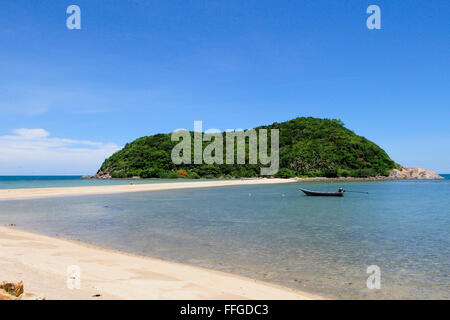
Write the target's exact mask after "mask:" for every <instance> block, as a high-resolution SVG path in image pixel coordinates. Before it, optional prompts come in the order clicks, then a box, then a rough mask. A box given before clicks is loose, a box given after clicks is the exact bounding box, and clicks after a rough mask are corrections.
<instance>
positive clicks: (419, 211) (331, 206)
mask: <svg viewBox="0 0 450 320" xmlns="http://www.w3.org/2000/svg"><path fill="white" fill-rule="evenodd" d="M300 185H301V186H302V187H305V188H307V189H312V190H322V191H335V190H337V188H338V187H340V186H342V187H344V188H345V189H348V190H363V191H368V192H369V194H368V195H366V194H358V193H348V194H346V196H345V197H344V198H333V197H332V198H322V197H306V196H304V195H303V194H301V193H300V192H299V191H298V187H299V186H300ZM10 223H14V224H16V225H17V228H19V229H23V230H28V231H34V232H38V233H44V234H47V235H52V236H61V237H66V238H69V239H74V240H81V241H84V242H88V243H91V244H94V245H98V246H101V247H105V248H111V249H118V250H122V251H127V252H131V253H137V254H141V255H148V256H152V257H159V258H163V259H167V260H172V261H178V262H182V263H187V264H191V265H196V266H202V267H207V268H214V269H218V270H221V271H227V272H233V273H237V274H241V275H244V276H249V277H252V278H256V279H261V280H265V281H271V282H274V283H278V284H281V285H285V286H288V287H292V288H296V289H300V290H307V291H311V292H313V293H319V294H322V295H325V296H328V297H333V298H342V299H348V298H371V299H372V298H373V299H382V298H394V299H399V298H403V299H413V298H422V299H449V298H450V293H449V292H450V280H449V272H450V249H449V247H450V232H449V231H450V181H449V180H442V181H438V180H432V181H380V182H339V183H336V182H311V183H301V184H277V185H252V186H233V187H220V188H205V189H190V190H170V191H154V192H145V193H127V194H115V195H91V196H76V197H64V198H53V199H50V198H48V199H30V200H21V201H2V202H0V224H10ZM370 265H377V266H379V267H380V270H381V289H379V290H369V289H367V287H366V279H367V277H368V276H369V275H368V274H367V273H366V270H367V267H368V266H370Z"/></svg>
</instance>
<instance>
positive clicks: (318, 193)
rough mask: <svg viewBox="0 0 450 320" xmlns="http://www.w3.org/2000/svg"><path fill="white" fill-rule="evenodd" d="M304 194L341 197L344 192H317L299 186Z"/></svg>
mask: <svg viewBox="0 0 450 320" xmlns="http://www.w3.org/2000/svg"><path fill="white" fill-rule="evenodd" d="M299 189H300V190H301V191H303V193H304V194H306V195H307V196H311V197H343V196H344V192H317V191H311V190H306V189H302V188H299Z"/></svg>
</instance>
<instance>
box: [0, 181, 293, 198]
mask: <svg viewBox="0 0 450 320" xmlns="http://www.w3.org/2000/svg"><path fill="white" fill-rule="evenodd" d="M296 181H297V180H296V179H253V180H251V179H248V180H220V181H216V180H215V181H196V182H168V183H149V184H128V185H110V186H85V187H84V186H83V187H60V188H27V189H0V200H19V199H32V198H47V197H62V196H79V195H90V194H115V193H128V192H147V191H159V190H175V189H191V188H210V187H226V186H239V185H254V184H279V183H292V182H296Z"/></svg>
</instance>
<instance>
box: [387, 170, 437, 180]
mask: <svg viewBox="0 0 450 320" xmlns="http://www.w3.org/2000/svg"><path fill="white" fill-rule="evenodd" d="M389 178H391V179H444V178H443V177H441V176H440V175H438V174H437V173H435V172H432V171H429V170H427V169H422V168H404V167H400V168H399V169H393V170H391V172H390V174H389Z"/></svg>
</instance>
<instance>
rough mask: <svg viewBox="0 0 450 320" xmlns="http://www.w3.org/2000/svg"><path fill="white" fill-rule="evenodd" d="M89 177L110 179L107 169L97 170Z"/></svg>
mask: <svg viewBox="0 0 450 320" xmlns="http://www.w3.org/2000/svg"><path fill="white" fill-rule="evenodd" d="M90 178H91V179H111V178H112V177H111V175H110V174H109V172H107V171H102V170H98V172H97V173H96V174H94V175H93V176H91V177H90Z"/></svg>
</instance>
